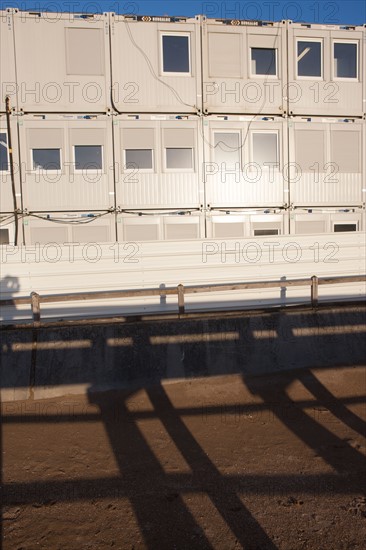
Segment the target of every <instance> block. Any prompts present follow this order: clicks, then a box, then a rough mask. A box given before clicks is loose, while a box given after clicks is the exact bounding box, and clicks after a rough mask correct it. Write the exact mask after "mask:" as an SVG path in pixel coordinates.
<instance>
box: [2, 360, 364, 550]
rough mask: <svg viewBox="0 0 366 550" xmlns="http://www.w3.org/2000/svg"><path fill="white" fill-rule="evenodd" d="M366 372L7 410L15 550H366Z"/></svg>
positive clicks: (190, 384) (209, 381)
mask: <svg viewBox="0 0 366 550" xmlns="http://www.w3.org/2000/svg"><path fill="white" fill-rule="evenodd" d="M365 390H366V380H365V370H364V369H363V368H361V367H354V368H338V369H327V370H316V371H315V370H314V371H305V372H304V371H301V372H299V371H297V372H292V373H286V374H278V375H272V376H265V377H263V376H262V377H251V378H242V377H241V376H239V375H235V376H226V377H222V376H221V377H213V378H206V379H195V380H193V379H192V380H189V381H187V380H185V381H180V382H175V383H166V384H163V385H161V386H159V387H153V388H149V387H136V388H135V389H134V390H130V391H119V392H109V393H104V394H91V395H90V396H89V397H88V396H80V397H75V396H69V397H64V398H59V399H47V400H43V401H32V402H30V401H28V402H17V403H7V404H3V405H2V419H3V422H2V471H3V474H2V483H1V493H2V502H3V505H4V507H3V527H2V537H3V548H4V549H5V550H13V549H17V550H31V549H32V550H33V549H47V550H49V549H52V550H57V549H67V550H69V549H104V548H112V547H113V548H116V549H145V548H147V549H157V550H160V549H171V550H174V549H196V548H197V549H206V548H215V549H224V550H226V549H228V550H229V549H239V548H244V549H246V550H247V549H248V550H254V549H257V550H267V549H268V550H274V549H281V550H302V549H312V550H313V549H314V550H319V549H321V550H348V549H352V550H353V549H360V550H361V549H364V548H365V540H366V499H365V485H366V483H365V481H366V476H365V473H366V471H365V454H366V452H365V439H364V437H363V436H364V435H365V420H366V412H365V406H364V402H363V399H364V396H365Z"/></svg>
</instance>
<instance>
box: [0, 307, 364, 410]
mask: <svg viewBox="0 0 366 550" xmlns="http://www.w3.org/2000/svg"><path fill="white" fill-rule="evenodd" d="M365 313H366V305H365V304H356V305H342V306H339V305H338V306H336V307H331V306H327V307H325V306H322V307H321V308H319V309H318V310H311V309H310V308H287V309H286V310H276V311H274V310H272V311H270V310H267V311H265V312H264V311H252V312H245V313H242V314H233V313H232V314H222V315H220V316H219V315H215V316H208V315H207V316H205V317H204V316H198V315H197V316H193V315H191V316H187V317H185V318H181V319H178V318H170V319H165V320H164V319H162V320H156V319H155V320H154V319H147V320H142V321H141V320H140V321H139V320H135V321H133V320H131V321H128V322H127V321H126V320H125V319H124V320H123V322H121V321H120V322H117V320H116V319H115V320H113V321H110V322H106V323H100V322H99V323H98V324H91V323H89V324H85V325H80V324H79V325H78V324H64V325H58V326H53V327H52V326H50V325H49V326H44V327H41V328H39V329H33V328H23V329H22V328H16V327H13V328H8V329H6V328H3V329H2V330H1V336H2V346H1V355H2V357H1V360H2V368H1V380H0V382H1V397H2V400H3V401H13V400H17V399H32V398H34V399H37V398H43V397H44V398H46V397H55V396H64V395H68V394H78V393H84V392H91V391H97V390H105V389H112V388H120V387H128V386H131V385H132V386H134V387H135V386H136V385H137V386H140V387H142V386H145V385H146V384H151V383H159V382H160V381H162V380H174V379H181V378H192V377H205V376H215V375H222V374H231V373H240V374H243V375H248V374H264V373H274V372H280V371H285V370H289V369H300V368H320V367H321V368H324V367H336V366H356V365H361V364H366V338H365V332H366V322H365V321H366V315H365Z"/></svg>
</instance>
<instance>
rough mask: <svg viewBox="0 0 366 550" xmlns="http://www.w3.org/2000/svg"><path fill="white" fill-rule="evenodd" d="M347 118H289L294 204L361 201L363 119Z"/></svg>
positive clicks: (363, 177)
mask: <svg viewBox="0 0 366 550" xmlns="http://www.w3.org/2000/svg"><path fill="white" fill-rule="evenodd" d="M347 120H348V122H346V121H344V120H341V119H329V118H328V119H315V118H313V119H311V118H294V119H292V120H291V119H290V120H289V144H290V162H291V171H290V174H289V176H290V180H291V184H290V188H291V189H290V196H291V203H292V204H293V205H294V206H300V205H304V206H316V205H319V206H326V205H328V206H351V205H358V206H359V205H361V204H362V202H363V194H362V189H363V181H365V122H364V121H362V120H357V119H347Z"/></svg>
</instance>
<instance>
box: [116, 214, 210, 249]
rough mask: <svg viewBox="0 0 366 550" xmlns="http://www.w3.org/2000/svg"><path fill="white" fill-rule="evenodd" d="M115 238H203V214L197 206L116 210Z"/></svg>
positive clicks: (154, 239) (135, 239)
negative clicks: (170, 210)
mask: <svg viewBox="0 0 366 550" xmlns="http://www.w3.org/2000/svg"><path fill="white" fill-rule="evenodd" d="M117 237H118V241H133V242H136V243H138V242H141V241H182V240H183V241H189V240H195V239H204V237H205V219H204V214H203V213H202V212H200V211H198V210H196V211H194V210H193V211H191V210H180V211H176V212H162V211H152V210H148V211H147V210H145V211H141V212H140V213H137V212H124V213H122V214H117Z"/></svg>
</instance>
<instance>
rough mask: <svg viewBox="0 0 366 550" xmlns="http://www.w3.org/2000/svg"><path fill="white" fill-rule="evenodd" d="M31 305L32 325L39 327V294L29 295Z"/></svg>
mask: <svg viewBox="0 0 366 550" xmlns="http://www.w3.org/2000/svg"><path fill="white" fill-rule="evenodd" d="M31 305H32V315H33V323H34V325H39V323H40V322H41V306H40V300H39V294H37V292H32V293H31Z"/></svg>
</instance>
